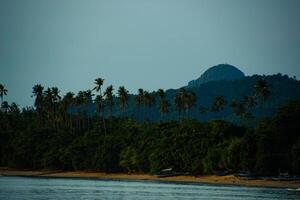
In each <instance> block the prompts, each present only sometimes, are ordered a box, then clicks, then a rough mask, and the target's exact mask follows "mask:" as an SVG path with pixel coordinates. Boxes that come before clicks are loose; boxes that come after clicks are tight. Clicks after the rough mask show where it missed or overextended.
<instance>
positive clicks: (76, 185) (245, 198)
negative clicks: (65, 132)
mask: <svg viewBox="0 0 300 200" xmlns="http://www.w3.org/2000/svg"><path fill="white" fill-rule="evenodd" d="M0 199H1V200H6V199H7V200H10V199H13V200H15V199H22V200H23V199H25V200H26V199H30V200H35V199H43V200H46V199H72V200H77V199H113V200H115V199H143V200H150V199H161V200H169V199H170V200H171V199H172V200H173V199H229V200H235V199H242V200H250V199H253V200H258V199H264V200H268V199H272V200H273V199H280V200H287V199H295V200H296V199H297V200H299V199H300V191H291V190H287V189H278V188H255V187H240V186H215V185H204V184H203V185H192V184H173V183H158V182H143V181H111V180H78V179H55V178H53V179H52V178H23V177H5V176H1V177H0Z"/></svg>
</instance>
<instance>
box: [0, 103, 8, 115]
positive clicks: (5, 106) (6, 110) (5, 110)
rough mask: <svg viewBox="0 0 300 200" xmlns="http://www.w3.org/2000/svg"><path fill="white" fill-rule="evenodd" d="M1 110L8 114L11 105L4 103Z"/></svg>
mask: <svg viewBox="0 0 300 200" xmlns="http://www.w3.org/2000/svg"><path fill="white" fill-rule="evenodd" d="M1 110H2V111H3V112H4V113H8V112H9V110H10V105H9V104H8V102H7V101H3V102H2V104H1Z"/></svg>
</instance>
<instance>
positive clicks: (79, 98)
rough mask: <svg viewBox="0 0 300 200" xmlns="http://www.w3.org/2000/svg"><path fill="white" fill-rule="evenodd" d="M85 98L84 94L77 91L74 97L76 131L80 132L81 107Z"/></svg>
mask: <svg viewBox="0 0 300 200" xmlns="http://www.w3.org/2000/svg"><path fill="white" fill-rule="evenodd" d="M84 101H85V97H84V92H83V91H79V92H78V94H77V96H76V97H75V104H76V114H77V117H76V118H77V120H76V121H77V129H78V130H81V127H82V126H81V121H82V119H81V118H82V110H83V109H82V106H83V105H84Z"/></svg>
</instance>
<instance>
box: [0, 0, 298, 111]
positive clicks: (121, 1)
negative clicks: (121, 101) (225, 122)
mask: <svg viewBox="0 0 300 200" xmlns="http://www.w3.org/2000/svg"><path fill="white" fill-rule="evenodd" d="M299 10H300V1H299V0H105V1H104V0H19V1H16V0H0V82H1V83H3V84H5V85H6V87H7V88H8V90H9V93H8V97H6V100H9V101H16V102H17V103H18V104H20V105H22V106H24V105H31V104H32V102H33V99H32V98H31V97H30V96H31V91H32V86H33V85H34V84H36V83H40V84H42V85H44V86H47V87H48V86H49V87H50V86H57V87H59V88H60V90H61V91H62V94H64V93H65V92H66V91H73V92H78V90H85V89H89V88H92V87H93V80H94V79H95V78H96V77H99V76H100V77H103V78H105V83H106V84H105V86H106V85H108V84H113V85H114V86H115V87H118V86H120V85H125V86H126V88H128V89H129V91H130V92H135V91H136V90H137V89H138V88H140V87H142V88H144V89H148V90H156V89H158V88H164V89H168V88H178V87H180V86H183V85H186V84H187V82H188V81H189V80H191V79H195V78H198V77H199V76H200V75H201V73H202V72H204V71H205V70H206V69H207V68H209V67H211V66H213V65H216V64H219V63H230V64H233V65H235V66H237V67H239V68H240V69H241V70H242V71H243V72H244V73H245V74H246V75H252V74H275V73H278V72H281V73H283V74H288V75H290V76H294V75H295V76H297V77H298V78H299V77H300V65H299V63H300V55H299V54H300V12H299Z"/></svg>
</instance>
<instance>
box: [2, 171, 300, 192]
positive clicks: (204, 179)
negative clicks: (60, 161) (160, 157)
mask: <svg viewBox="0 0 300 200" xmlns="http://www.w3.org/2000/svg"><path fill="white" fill-rule="evenodd" d="M0 175H2V176H23V177H49V178H74V179H76V178H81V179H85V178H87V179H102V180H140V181H161V182H175V183H205V184H220V185H241V186H254V187H281V188H300V181H299V180H298V181H273V180H260V179H254V180H252V179H251V180H247V179H243V178H238V177H235V176H233V175H227V176H215V175H205V176H197V177H195V176H174V177H165V178H157V177H156V176H154V175H149V174H126V173H104V172H95V171H53V170H40V171H39V170H34V171H33V170H15V169H6V168H4V169H3V168H2V169H0Z"/></svg>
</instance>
